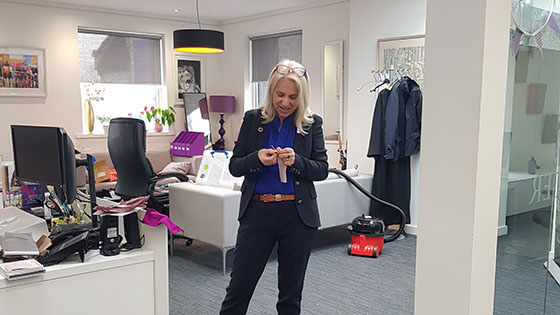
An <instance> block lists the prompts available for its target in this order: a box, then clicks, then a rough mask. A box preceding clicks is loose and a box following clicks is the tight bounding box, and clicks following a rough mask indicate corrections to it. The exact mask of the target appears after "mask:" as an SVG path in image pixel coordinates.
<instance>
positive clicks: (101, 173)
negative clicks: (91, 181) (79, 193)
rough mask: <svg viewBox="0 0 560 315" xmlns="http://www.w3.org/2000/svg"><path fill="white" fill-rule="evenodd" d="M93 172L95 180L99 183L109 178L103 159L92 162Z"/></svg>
mask: <svg viewBox="0 0 560 315" xmlns="http://www.w3.org/2000/svg"><path fill="white" fill-rule="evenodd" d="M93 172H94V173H95V182H96V183H101V182H103V181H106V180H108V179H109V177H110V176H109V167H107V163H106V162H105V160H101V161H97V162H95V163H94V164H93Z"/></svg>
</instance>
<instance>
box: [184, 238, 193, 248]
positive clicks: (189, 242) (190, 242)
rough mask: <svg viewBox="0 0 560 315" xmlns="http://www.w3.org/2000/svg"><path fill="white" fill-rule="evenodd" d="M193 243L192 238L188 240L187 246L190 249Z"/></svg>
mask: <svg viewBox="0 0 560 315" xmlns="http://www.w3.org/2000/svg"><path fill="white" fill-rule="evenodd" d="M192 243H193V239H192V238H188V239H187V241H186V242H185V246H187V247H190V246H191V245H192Z"/></svg>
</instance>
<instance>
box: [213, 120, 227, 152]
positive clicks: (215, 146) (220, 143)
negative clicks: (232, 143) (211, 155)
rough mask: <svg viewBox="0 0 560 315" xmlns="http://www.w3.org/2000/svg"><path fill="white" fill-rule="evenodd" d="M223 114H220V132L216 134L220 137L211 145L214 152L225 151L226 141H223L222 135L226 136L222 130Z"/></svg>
mask: <svg viewBox="0 0 560 315" xmlns="http://www.w3.org/2000/svg"><path fill="white" fill-rule="evenodd" d="M225 122H226V121H225V120H224V113H220V130H218V134H219V135H220V139H218V141H216V142H215V143H214V144H213V145H212V149H214V150H222V151H223V150H225V149H226V140H225V139H224V135H225V134H226V130H225V129H224V123H225Z"/></svg>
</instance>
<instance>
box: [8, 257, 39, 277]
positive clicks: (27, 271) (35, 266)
mask: <svg viewBox="0 0 560 315" xmlns="http://www.w3.org/2000/svg"><path fill="white" fill-rule="evenodd" d="M43 272H45V267H43V265H41V263H39V262H38V261H36V260H35V259H27V260H19V261H13V262H9V263H4V264H0V275H2V276H3V277H4V278H6V279H8V280H15V279H21V278H27V277H31V276H34V275H38V274H40V273H43Z"/></svg>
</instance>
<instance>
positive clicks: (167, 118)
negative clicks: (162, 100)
mask: <svg viewBox="0 0 560 315" xmlns="http://www.w3.org/2000/svg"><path fill="white" fill-rule="evenodd" d="M141 114H142V115H144V114H145V115H146V119H147V120H148V121H149V122H151V121H152V119H154V121H155V126H154V131H155V132H161V131H162V130H163V126H171V125H172V124H173V123H174V122H175V109H174V108H173V107H172V106H169V107H168V108H166V109H162V108H160V107H154V106H152V107H151V108H150V109H149V110H148V106H146V107H144V111H143V112H141Z"/></svg>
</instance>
